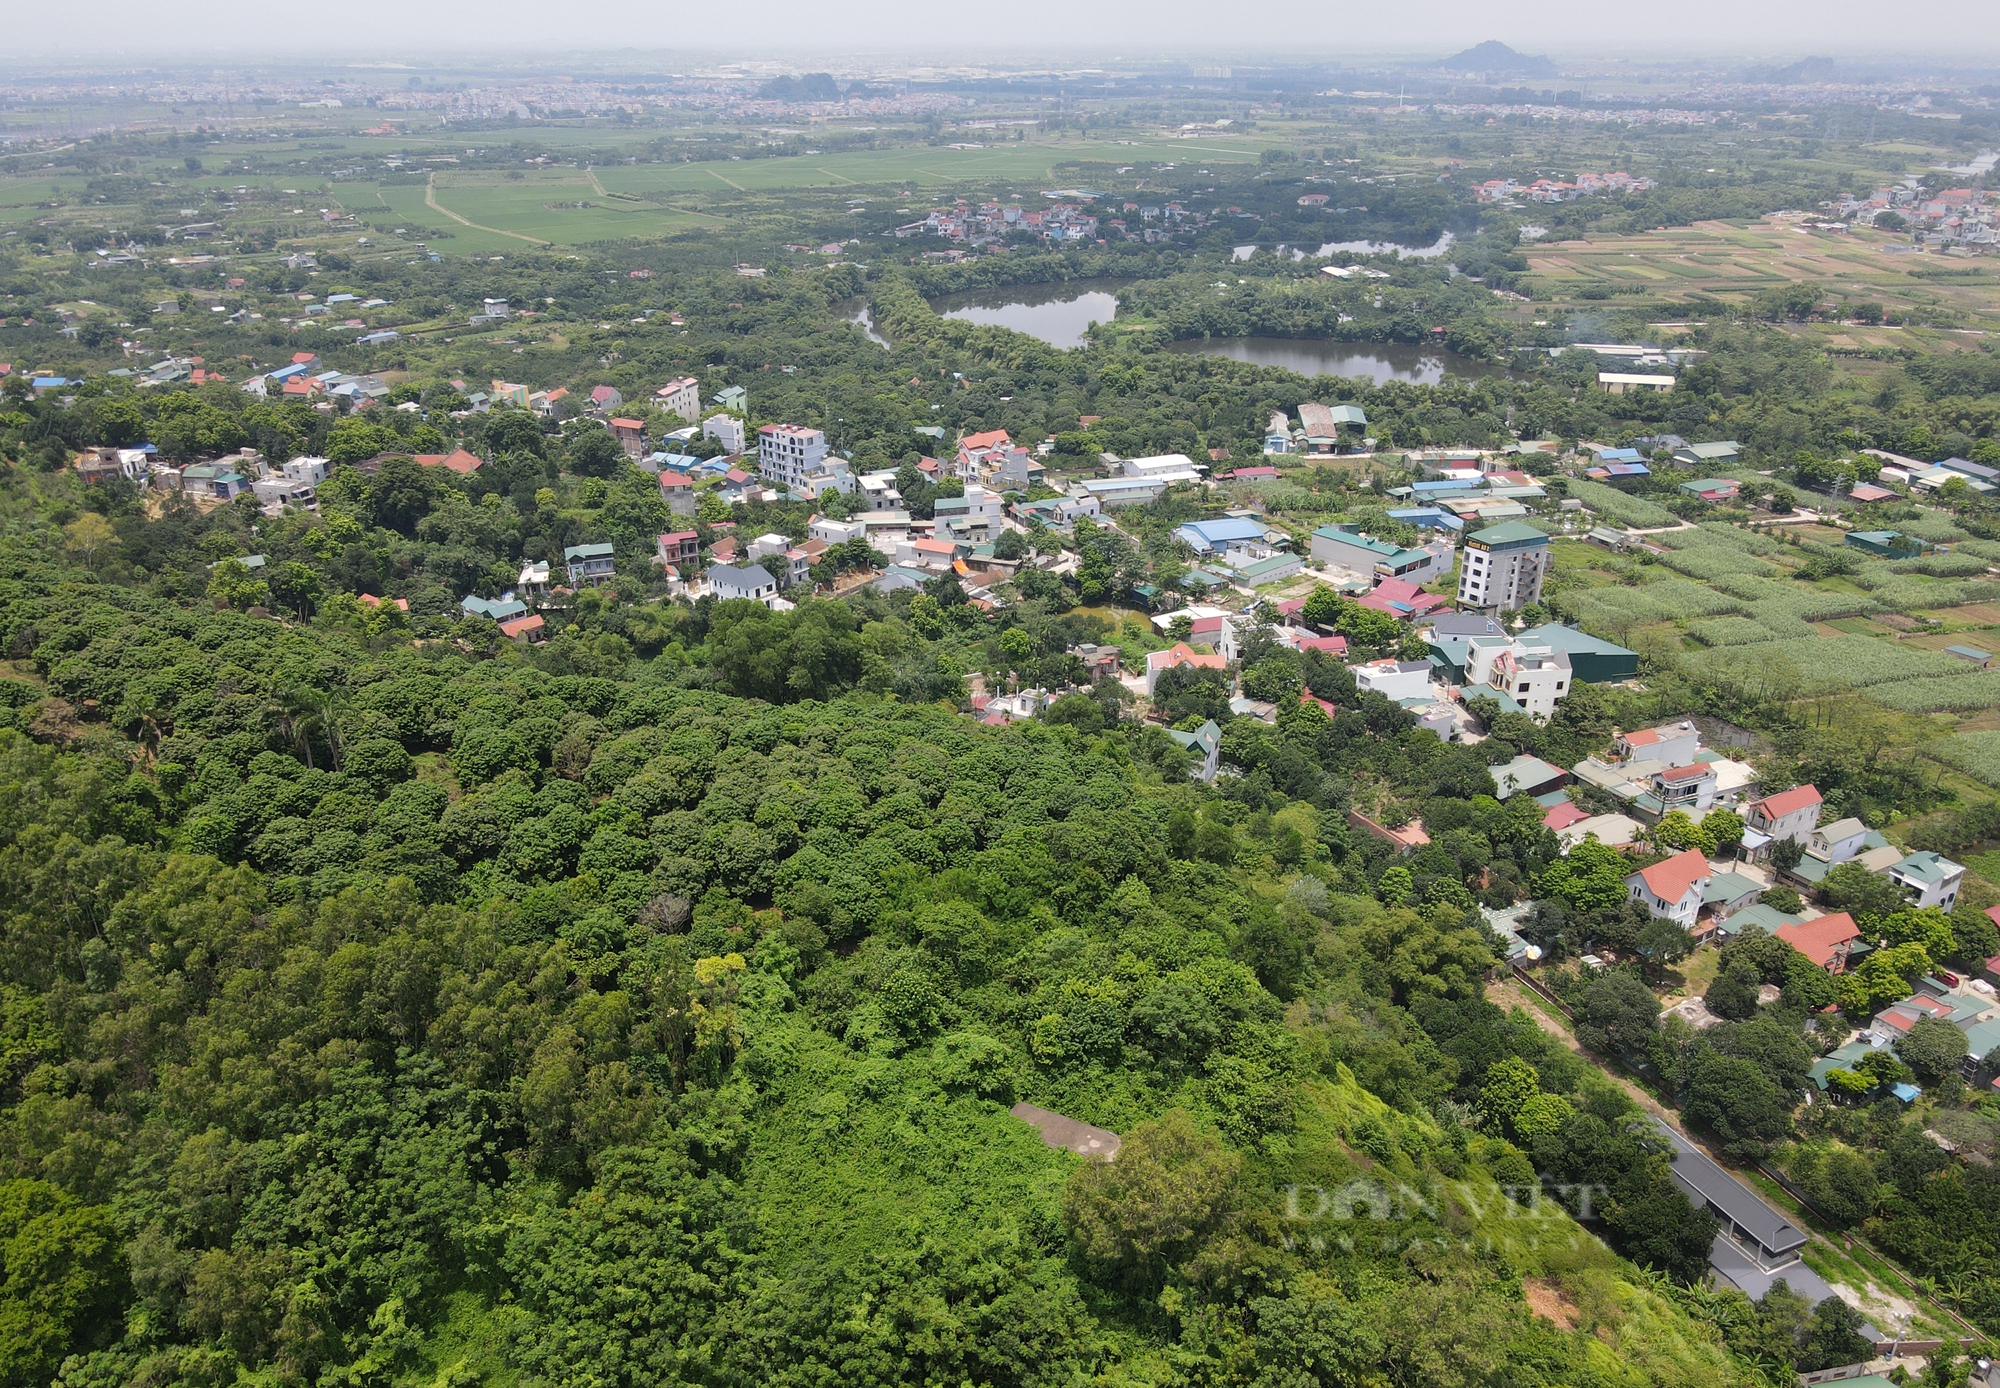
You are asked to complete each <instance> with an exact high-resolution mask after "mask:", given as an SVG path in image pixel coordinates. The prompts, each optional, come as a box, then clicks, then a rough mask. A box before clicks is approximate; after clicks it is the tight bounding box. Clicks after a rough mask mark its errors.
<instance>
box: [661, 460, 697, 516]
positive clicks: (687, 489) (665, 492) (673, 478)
mask: <svg viewBox="0 0 2000 1388" xmlns="http://www.w3.org/2000/svg"><path fill="white" fill-rule="evenodd" d="M660 496H661V498H662V499H663V500H664V501H665V502H666V503H667V509H668V510H669V511H672V512H673V513H674V514H675V515H677V516H691V515H693V514H694V510H695V506H694V479H693V478H692V477H690V476H688V475H687V474H686V473H685V472H675V471H674V470H673V469H672V468H661V469H660Z"/></svg>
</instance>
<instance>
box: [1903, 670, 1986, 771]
mask: <svg viewBox="0 0 2000 1388" xmlns="http://www.w3.org/2000/svg"><path fill="white" fill-rule="evenodd" d="M1988 688H1990V689H1993V690H1995V691H1996V697H2000V684H1995V685H1989V686H1988ZM1922 750H1923V754H1924V755H1925V756H1927V757H1929V758H1931V759H1932V760H1933V761H1940V762H1943V763H1944V764H1945V765H1946V766H1949V767H1952V768H1954V769H1956V770H1959V771H1963V772H1964V773H1965V774H1966V775H1968V776H1970V777H1972V779H1973V780H1975V781H1984V782H1985V783H1986V784H1987V785H1989V786H2000V732H1983V733H1958V734H1956V735H1955V736H1952V737H1946V738H1940V739H1938V740H1937V741H1936V742H1928V743H1925V744H1924V746H1923V749H1922Z"/></svg>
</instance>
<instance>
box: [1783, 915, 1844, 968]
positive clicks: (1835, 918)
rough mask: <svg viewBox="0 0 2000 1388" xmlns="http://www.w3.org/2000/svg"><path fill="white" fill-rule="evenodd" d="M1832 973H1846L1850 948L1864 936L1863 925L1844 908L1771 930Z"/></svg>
mask: <svg viewBox="0 0 2000 1388" xmlns="http://www.w3.org/2000/svg"><path fill="white" fill-rule="evenodd" d="M1771 933H1772V934H1774V935H1776V936H1777V937H1778V938H1779V939H1780V940H1783V941H1784V942H1785V943H1786V944H1788V945H1790V946H1791V947H1792V948H1793V949H1795V950H1797V951H1798V952H1799V953H1800V954H1803V955H1804V956H1805V957H1806V958H1808V959H1810V960H1812V961H1813V963H1815V964H1817V965H1819V966H1820V967H1821V968H1822V969H1825V970H1826V971H1827V972H1828V973H1830V974H1837V973H1845V972H1846V970H1847V955H1848V951H1849V950H1851V949H1852V948H1853V947H1854V942H1855V941H1856V940H1858V939H1860V938H1861V927H1860V926H1858V925H1856V924H1855V923H1854V917H1852V916H1850V915H1848V914H1847V912H1845V911H1835V912H1834V913H1833V914H1832V915H1830V916H1816V917H1814V918H1813V919H1812V920H1809V921H1801V922H1799V923H1798V924H1797V925H1781V926H1779V927H1778V928H1777V929H1776V930H1774V931H1772V932H1771Z"/></svg>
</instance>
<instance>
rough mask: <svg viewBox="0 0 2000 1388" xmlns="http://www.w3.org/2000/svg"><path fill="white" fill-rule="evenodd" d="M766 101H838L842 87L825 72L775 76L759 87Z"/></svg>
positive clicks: (758, 90) (759, 92)
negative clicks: (799, 75)
mask: <svg viewBox="0 0 2000 1388" xmlns="http://www.w3.org/2000/svg"><path fill="white" fill-rule="evenodd" d="M757 95H758V96H761V97H763V98H764V99H765V100H766V101H838V100H840V88H839V86H838V85H836V84H835V82H834V80H833V76H832V74H830V73H825V72H808V73H807V74H806V75H805V76H803V77H774V78H772V79H771V80H770V81H768V82H766V83H765V84H764V85H763V86H761V87H759V88H758V89H757Z"/></svg>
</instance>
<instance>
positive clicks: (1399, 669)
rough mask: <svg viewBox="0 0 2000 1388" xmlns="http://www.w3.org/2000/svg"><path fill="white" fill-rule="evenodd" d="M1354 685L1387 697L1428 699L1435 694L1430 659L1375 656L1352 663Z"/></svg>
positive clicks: (1350, 670)
mask: <svg viewBox="0 0 2000 1388" xmlns="http://www.w3.org/2000/svg"><path fill="white" fill-rule="evenodd" d="M1348 668H1349V672H1350V673H1351V674H1353V676H1354V687H1355V688H1356V689H1359V690H1362V691H1364V692H1372V693H1376V694H1380V695H1381V696H1382V697H1383V698H1385V699H1389V700H1393V701H1401V700H1403V699H1428V698H1430V697H1431V663H1430V662H1429V661H1428V660H1401V661H1399V660H1371V661H1369V662H1368V663H1367V664H1365V665H1354V666H1350V667H1348Z"/></svg>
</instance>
